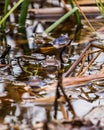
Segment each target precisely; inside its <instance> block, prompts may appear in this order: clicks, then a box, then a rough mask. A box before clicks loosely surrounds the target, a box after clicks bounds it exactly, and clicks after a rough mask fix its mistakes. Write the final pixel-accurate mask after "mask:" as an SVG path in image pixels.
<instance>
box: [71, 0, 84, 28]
mask: <svg viewBox="0 0 104 130" xmlns="http://www.w3.org/2000/svg"><path fill="white" fill-rule="evenodd" d="M69 2H70V4H71V6H72V9H73V8H75V5H74V2H73V0H69ZM74 15H75V19H76V23H77V25H78V27H79V28H80V27H81V25H82V24H81V19H80V14H79V11H78V10H77V11H76V12H75V13H74Z"/></svg>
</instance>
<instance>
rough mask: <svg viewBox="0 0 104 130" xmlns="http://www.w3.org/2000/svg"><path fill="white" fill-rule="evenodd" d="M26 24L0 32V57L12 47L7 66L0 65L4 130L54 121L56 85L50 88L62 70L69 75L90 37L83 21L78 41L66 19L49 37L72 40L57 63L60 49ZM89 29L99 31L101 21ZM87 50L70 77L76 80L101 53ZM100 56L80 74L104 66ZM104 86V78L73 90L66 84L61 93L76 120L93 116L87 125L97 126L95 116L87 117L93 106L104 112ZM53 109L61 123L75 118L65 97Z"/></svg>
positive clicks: (0, 114)
mask: <svg viewBox="0 0 104 130" xmlns="http://www.w3.org/2000/svg"><path fill="white" fill-rule="evenodd" d="M28 22H30V23H29V24H28V26H27V27H26V28H24V29H18V27H17V26H15V25H11V26H10V27H9V29H8V31H7V33H6V34H3V33H0V56H2V54H3V52H4V51H5V49H6V48H7V45H10V46H11V49H10V51H9V52H8V54H7V55H6V56H5V57H4V62H5V63H4V64H2V63H0V126H1V128H2V130H7V129H20V130H27V129H28V130H31V129H32V128H34V127H35V124H36V123H37V122H41V121H46V120H52V119H53V118H54V114H55V112H54V96H55V87H54V85H53V86H52V84H54V83H55V82H56V81H57V80H58V78H59V77H60V76H59V75H58V74H59V72H60V70H61V69H63V73H61V74H64V73H65V72H67V70H68V69H69V68H70V66H71V65H72V64H73V63H74V62H75V61H76V60H77V59H78V57H79V56H80V54H81V52H82V51H83V50H84V48H85V47H86V44H88V43H89V40H91V38H92V37H94V34H92V32H91V31H90V29H89V28H88V27H87V25H86V23H84V26H83V27H84V28H83V29H82V30H81V32H80V35H78V34H77V35H78V37H76V36H77V35H76V34H75V28H73V25H72V24H70V21H66V22H65V23H64V24H61V25H60V26H59V27H58V28H57V29H55V30H54V31H53V32H52V34H51V36H52V37H53V38H59V37H60V36H61V35H66V34H67V35H68V39H69V41H70V39H74V40H72V42H71V44H70V45H67V46H66V48H65V49H64V51H63V53H62V55H61V56H62V57H61V58H62V59H60V53H61V52H62V48H63V47H62V45H61V47H60V45H59V46H58V47H57V46H56V45H55V46H54V44H53V41H52V40H51V39H50V37H42V36H41V32H43V31H44V30H43V29H44V28H43V25H42V24H40V23H39V24H38V26H37V28H35V27H36V26H35V23H32V22H33V21H32V22H31V21H30V20H29V21H28ZM37 22H38V21H37ZM44 24H47V23H44ZM49 24H50V23H49ZM92 25H93V26H94V27H95V29H99V28H100V27H101V26H103V23H101V22H95V23H94V22H92ZM46 26H47V25H46ZM36 31H37V32H38V34H36ZM99 37H101V38H100V39H102V40H101V41H102V42H101V41H98V40H94V41H93V44H98V45H99V46H100V45H103V40H104V39H103V33H101V34H99ZM99 37H98V38H99ZM98 38H97V39H98ZM79 39H80V40H79ZM78 40H79V41H78ZM61 42H62V39H61ZM65 42H66V41H64V44H65ZM79 43H80V44H79ZM89 51H90V53H89V52H88V54H90V55H89V56H88V57H87V55H88V54H87V53H86V55H85V56H86V59H85V60H82V61H81V62H80V63H79V64H78V65H77V66H76V68H75V69H74V70H73V72H72V76H78V72H79V71H80V67H81V65H82V64H83V62H84V64H83V66H82V70H84V68H85V67H86V66H87V65H88V64H89V63H90V61H91V60H92V59H93V58H94V57H95V56H96V53H93V51H99V48H97V47H91V48H90V49H89ZM103 55H104V53H103V51H102V52H101V53H100V54H99V56H98V58H97V59H96V60H95V61H94V62H93V64H92V65H91V66H90V67H89V68H88V69H87V70H86V71H85V73H84V74H83V75H91V74H95V73H99V72H100V70H101V69H102V68H103V64H104V58H103ZM83 59H84V57H83ZM0 62H1V60H0ZM61 64H62V66H61ZM60 66H61V67H63V68H61V67H60ZM60 68H61V69H60ZM103 85H104V84H103V80H101V81H92V80H91V81H89V82H86V83H84V84H79V83H78V84H77V85H73V86H74V87H73V86H72V87H71V86H70V85H69V86H67V87H66V89H65V92H66V94H67V96H68V98H69V99H70V101H71V104H72V106H73V108H74V110H75V113H76V114H77V116H78V117H80V118H86V119H89V118H90V117H91V116H92V117H94V118H92V120H91V121H93V120H94V119H95V118H96V121H95V120H94V121H93V122H94V123H95V124H96V123H97V121H98V120H99V114H98V115H95V116H94V115H93V114H92V113H90V114H92V115H91V116H90V114H87V113H88V112H89V111H90V110H91V109H92V108H94V107H97V106H98V107H99V111H100V106H101V105H102V107H101V108H102V109H104V106H103V104H104V102H103V98H104V96H103V95H104V94H103V92H104V90H103ZM70 88H71V89H70ZM61 94H62V93H61ZM61 97H62V98H64V97H63V95H60V98H61ZM57 111H58V113H57V119H59V120H62V119H68V118H72V117H73V113H71V110H70V109H69V107H68V105H67V102H66V101H65V100H64V99H60V101H59V108H58V110H57ZM64 111H65V112H64ZM100 112H101V111H100ZM100 112H99V113H100ZM95 113H96V112H95ZM97 118H98V120H97ZM101 118H102V121H101V125H103V126H104V124H103V118H104V115H102V117H101Z"/></svg>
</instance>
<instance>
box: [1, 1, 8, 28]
mask: <svg viewBox="0 0 104 130" xmlns="http://www.w3.org/2000/svg"><path fill="white" fill-rule="evenodd" d="M9 2H10V0H5V6H4V16H5V15H6V14H7V12H8V5H9ZM2 27H3V29H5V28H6V20H5V21H4V22H3V26H2Z"/></svg>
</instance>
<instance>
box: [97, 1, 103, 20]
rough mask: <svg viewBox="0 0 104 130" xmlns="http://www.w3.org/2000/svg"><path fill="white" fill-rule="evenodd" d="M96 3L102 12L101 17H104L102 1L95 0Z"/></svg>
mask: <svg viewBox="0 0 104 130" xmlns="http://www.w3.org/2000/svg"><path fill="white" fill-rule="evenodd" d="M95 3H96V5H97V6H98V8H99V10H100V12H101V15H102V16H103V17H104V5H103V2H102V0H99V1H97V0H95Z"/></svg>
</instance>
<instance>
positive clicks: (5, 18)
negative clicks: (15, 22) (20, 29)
mask: <svg viewBox="0 0 104 130" xmlns="http://www.w3.org/2000/svg"><path fill="white" fill-rule="evenodd" d="M5 1H6V0H5ZM23 1H24V0H19V1H18V2H17V3H16V4H15V5H14V6H13V7H12V8H11V10H10V11H9V12H8V13H6V15H5V16H4V17H3V18H2V19H1V20H0V25H1V24H5V22H6V20H7V18H8V17H9V16H10V14H11V13H12V12H13V11H14V10H15V9H16V8H17V7H18V6H19V5H20V4H21V3H22V2H23ZM7 4H8V3H7ZM5 8H7V7H5ZM5 12H6V11H5Z"/></svg>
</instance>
